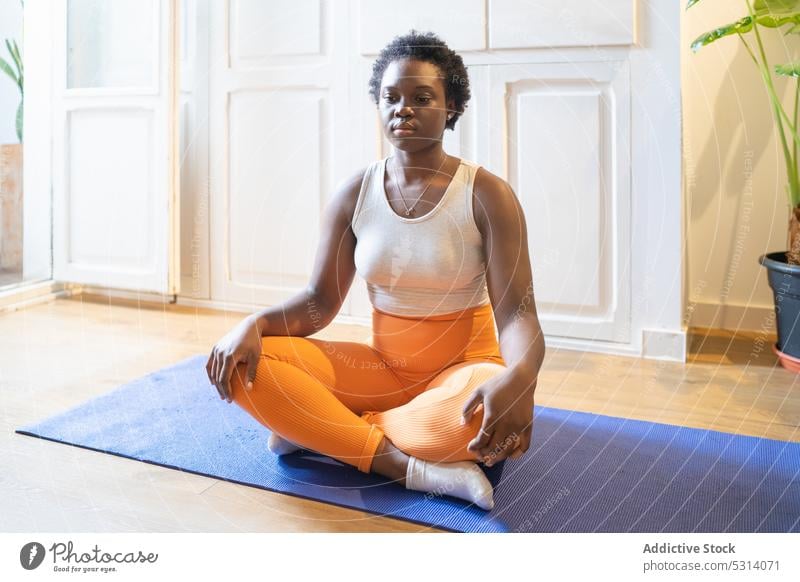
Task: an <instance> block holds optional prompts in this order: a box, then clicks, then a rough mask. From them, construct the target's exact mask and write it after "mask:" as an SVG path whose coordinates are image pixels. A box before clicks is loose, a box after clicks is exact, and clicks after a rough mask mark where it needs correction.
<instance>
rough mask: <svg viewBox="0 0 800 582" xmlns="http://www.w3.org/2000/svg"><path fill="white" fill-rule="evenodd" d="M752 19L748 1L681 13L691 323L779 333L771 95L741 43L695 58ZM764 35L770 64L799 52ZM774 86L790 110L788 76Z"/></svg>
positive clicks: (780, 202)
mask: <svg viewBox="0 0 800 582" xmlns="http://www.w3.org/2000/svg"><path fill="white" fill-rule="evenodd" d="M682 2H683V0H682ZM683 4H685V2H683ZM746 13H747V7H746V6H745V3H744V1H743V0H737V1H734V2H720V1H717V2H708V1H707V2H705V3H702V2H701V3H699V4H697V5H696V6H694V7H693V8H691V9H690V10H688V11H682V17H681V18H682V27H681V30H682V32H681V37H682V43H681V53H682V55H681V56H682V61H683V64H682V71H681V75H682V85H683V109H684V122H683V131H684V145H683V148H684V189H685V196H686V212H687V236H688V241H687V242H688V253H687V293H688V302H689V303H688V306H687V313H688V314H690V315H691V319H690V323H691V324H692V325H699V326H704V327H720V328H726V329H737V328H738V329H751V330H767V329H774V325H773V324H772V316H773V314H772V310H773V300H772V291H771V289H770V288H769V286H768V284H767V278H766V271H765V269H764V268H763V267H762V266H761V265H759V264H758V257H759V256H760V255H761V254H763V253H765V252H773V251H780V250H785V249H786V247H787V244H786V232H787V221H788V218H789V203H788V196H787V194H786V171H785V167H784V162H783V153H782V148H781V144H780V139H779V137H778V135H777V133H776V131H775V130H774V124H773V121H772V117H771V114H770V109H769V99H768V97H767V93H766V90H765V88H764V86H763V83H762V81H761V77H760V75H759V72H758V69H757V68H756V67H755V65H754V64H753V62H752V60H751V59H750V57H749V55H748V53H747V50H746V49H745V47H744V46H743V45H742V42H741V41H740V40H739V39H738V37H736V36H732V37H729V38H724V39H721V40H718V41H717V42H715V43H713V44H711V45H709V46H706V47H704V48H702V49H701V50H700V51H699V52H698V53H696V54H693V53H692V52H691V50H690V49H689V45H690V44H691V42H692V41H693V40H694V39H695V38H696V37H697V36H698V35H700V34H702V33H703V32H706V31H708V30H711V29H713V28H715V27H717V26H720V25H723V24H727V23H728V22H732V21H734V20H736V19H738V18H740V17H742V16H744V15H745V14H746ZM751 37H752V35H747V37H746V38H747V39H748V42H749V41H750V39H751ZM762 38H763V39H764V40H765V41H766V43H765V44H766V47H767V57H768V59H769V61H770V64H778V63H785V62H789V61H790V60H792V59H791V56H790V55H791V54H792V53H793V54H794V58H795V59H796V58H797V56H798V54H800V39H799V37H797V36H793V37H791V38H789V39H786V38H784V37H783V36H782V35H780V34H775V31H771V30H767V31H765V34H764V36H762ZM787 40H788V43H791V44H788V43H787ZM751 46H753V48H755V45H754V44H751ZM790 49H791V50H790ZM777 87H778V90H779V91H781V92H782V94H783V96H784V103H785V106H786V110H787V111H791V108H790V107H789V104H790V98H791V97H793V94H790V91H789V90H790V89H791V87H790V86H789V83H787V81H786V80H783V79H782V80H780V81H779V82H778V85H777Z"/></svg>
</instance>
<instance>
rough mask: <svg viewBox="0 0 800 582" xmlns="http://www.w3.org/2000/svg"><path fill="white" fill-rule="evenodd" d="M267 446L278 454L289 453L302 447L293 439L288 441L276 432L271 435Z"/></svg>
mask: <svg viewBox="0 0 800 582" xmlns="http://www.w3.org/2000/svg"><path fill="white" fill-rule="evenodd" d="M267 448H268V449H269V450H270V451H272V452H273V453H275V454H276V455H278V456H280V455H288V454H289V453H293V452H295V451H299V450H300V447H298V446H297V445H296V444H294V443H293V442H291V441H287V440H286V439H285V438H283V437H282V436H280V435H279V434H278V433H276V432H273V433H271V434H270V435H269V441H268V442H267Z"/></svg>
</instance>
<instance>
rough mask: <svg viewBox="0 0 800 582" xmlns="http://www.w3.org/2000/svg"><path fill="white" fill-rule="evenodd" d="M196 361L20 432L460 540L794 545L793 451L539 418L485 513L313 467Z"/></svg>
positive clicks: (503, 468)
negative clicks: (717, 535) (502, 536)
mask: <svg viewBox="0 0 800 582" xmlns="http://www.w3.org/2000/svg"><path fill="white" fill-rule="evenodd" d="M206 360H207V356H206V355H197V356H192V357H190V358H187V359H185V360H183V361H181V362H179V363H177V364H175V365H173V366H170V367H168V368H164V369H162V370H159V371H157V372H154V373H152V374H149V375H147V376H145V377H143V378H139V379H137V380H134V381H133V382H129V383H127V384H125V385H123V386H121V387H119V388H117V389H116V390H114V391H112V392H110V393H109V394H105V395H103V396H99V397H97V398H94V399H92V400H90V401H88V402H86V403H84V404H81V405H79V406H77V407H75V408H73V409H71V410H68V411H66V412H64V413H62V414H59V415H57V416H54V417H52V418H49V419H47V420H44V421H42V422H40V423H36V424H33V425H29V426H26V427H23V428H20V429H18V430H17V432H18V433H21V434H25V435H30V436H36V437H40V438H44V439H49V440H53V441H57V442H62V443H67V444H71V445H76V446H79V447H84V448H88V449H92V450H96V451H102V452H106V453H111V454H115V455H119V456H122V457H127V458H131V459H136V460H139V461H144V462H147V463H153V464H156V465H162V466H165V467H170V468H174V469H179V470H181V471H188V472H192V473H198V474H201V475H208V476H211V477H216V478H219V479H223V480H226V481H231V482H234V483H241V484H244V485H251V486H254V487H261V488H263V489H269V490H272V491H279V492H282V493H287V494H290V495H296V496H299V497H305V498H309V499H316V500H319V501H323V502H327V503H332V504H335V505H340V506H344V507H352V508H355V509H360V510H364V511H368V512H370V513H374V514H379V515H386V516H391V517H395V518H399V519H404V520H408V521H411V522H415V523H419V524H425V525H431V526H436V527H439V528H443V529H447V530H451V531H460V532H561V531H563V532H593V531H600V532H627V531H632V532H723V531H728V532H797V531H800V482H798V472H800V444H799V443H791V442H784V441H777V440H771V439H762V438H756V437H749V436H740V435H734V434H727V433H722V432H717V431H710V430H700V429H693V428H684V427H678V426H672V425H667V424H658V423H652V422H644V421H638V420H629V419H624V418H616V417H610V416H603V415H597V414H588V413H583V412H574V411H570V410H561V409H556V408H546V407H541V406H536V407H535V408H534V415H535V420H534V430H533V443H532V445H531V448H530V450H529V451H528V453H527V454H526V455H525V457H524V458H522V459H519V460H516V461H512V460H509V461H505V462H501V463H498V464H497V465H495V466H494V467H491V468H490V469H488V470H487V471H486V473H487V475H488V477H489V479H490V480H491V481H492V483H493V484H494V485H495V507H494V509H493V510H492V511H490V512H485V511H483V510H481V509H478V508H477V507H474V506H471V505H470V504H467V503H465V502H462V501H460V500H458V499H453V498H450V497H445V496H439V497H432V496H428V495H426V494H424V493H421V492H416V491H408V490H406V489H404V488H403V487H402V486H399V485H397V484H394V483H390V482H388V481H386V480H385V479H383V478H382V477H380V476H378V475H367V474H364V473H361V472H359V471H358V470H356V469H355V468H353V467H350V466H349V465H345V464H343V463H340V462H339V461H336V460H334V459H330V458H328V457H324V456H321V455H317V454H314V453H309V452H305V451H301V452H297V453H294V454H291V455H287V456H284V457H276V456H275V455H273V454H272V453H270V452H269V451H268V450H267V446H266V444H267V439H268V437H269V431H268V430H267V429H266V428H264V427H263V426H262V425H261V424H259V423H258V422H257V421H256V420H255V419H253V418H252V417H251V416H250V415H248V414H247V413H246V412H244V411H243V410H242V409H240V408H239V407H238V406H236V405H235V404H227V403H225V402H223V401H222V400H220V399H219V396H218V395H217V392H216V390H215V389H214V388H213V387H212V386H211V385H210V384H209V382H208V377H207V376H206V371H205V362H206Z"/></svg>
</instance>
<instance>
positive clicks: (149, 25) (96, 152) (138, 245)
mask: <svg viewBox="0 0 800 582" xmlns="http://www.w3.org/2000/svg"><path fill="white" fill-rule="evenodd" d="M54 8H55V12H54V16H53V24H54V39H53V63H54V65H53V69H54V82H53V114H54V120H55V122H54V129H53V168H52V171H53V211H54V225H53V229H54V241H53V261H54V278H55V279H57V280H64V281H71V282H77V283H84V284H89V285H98V286H103V287H112V288H123V289H135V290H140V291H152V292H157V293H163V294H174V293H177V292H178V290H179V282H178V276H177V275H178V256H179V243H178V224H177V218H178V216H179V215H178V212H179V208H178V187H179V177H178V173H177V171H176V165H177V155H176V149H177V142H178V140H177V118H178V116H177V112H176V103H177V100H176V82H175V78H176V73H177V71H176V67H177V65H173V63H176V58H175V56H176V45H175V43H176V41H177V34H176V32H175V23H176V21H177V20H176V19H177V11H178V8H177V0H149V1H148V2H141V1H138V0H137V1H133V0H127V1H124V2H113V3H112V2H103V1H101V0H69V1H61V2H56V3H54Z"/></svg>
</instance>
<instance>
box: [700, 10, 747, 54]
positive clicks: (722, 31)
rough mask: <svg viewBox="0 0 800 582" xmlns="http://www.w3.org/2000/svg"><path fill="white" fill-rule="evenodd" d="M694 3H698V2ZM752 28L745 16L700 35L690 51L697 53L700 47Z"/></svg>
mask: <svg viewBox="0 0 800 582" xmlns="http://www.w3.org/2000/svg"><path fill="white" fill-rule="evenodd" d="M695 1H696V2H699V1H700V0H695ZM752 28H753V20H752V19H751V18H750V17H749V16H745V17H744V18H742V19H741V20H737V21H736V22H731V23H730V24H726V25H725V26H720V27H719V28H715V29H714V30H711V31H709V32H706V33H704V34H701V35H700V36H698V37H697V38H696V39H694V41H693V42H692V50H693V51H694V52H697V51H699V50H700V49H701V48H702V47H704V46H706V45H707V44H711V43H712V42H714V41H715V40H719V39H720V38H723V37H725V36H730V35H732V34H737V33H740V34H741V33H744V32H748V31H750V30H751V29H752Z"/></svg>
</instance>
